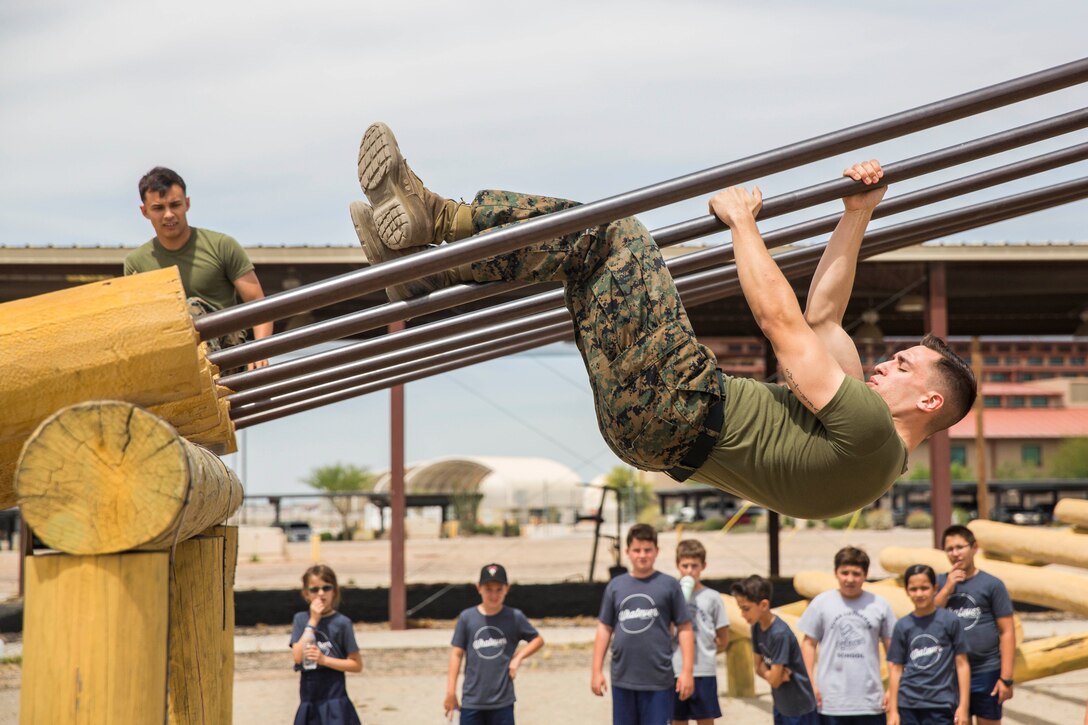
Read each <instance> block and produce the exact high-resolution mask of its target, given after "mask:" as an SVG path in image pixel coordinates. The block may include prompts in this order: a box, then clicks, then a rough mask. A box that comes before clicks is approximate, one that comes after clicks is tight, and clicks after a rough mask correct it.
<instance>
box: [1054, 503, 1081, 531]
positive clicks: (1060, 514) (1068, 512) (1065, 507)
mask: <svg viewBox="0 0 1088 725" xmlns="http://www.w3.org/2000/svg"><path fill="white" fill-rule="evenodd" d="M1054 518H1055V519H1057V520H1058V521H1061V522H1062V523H1063V524H1072V525H1073V526H1077V527H1080V528H1082V529H1088V499H1083V498H1063V499H1062V500H1061V501H1058V505H1057V506H1055V507H1054Z"/></svg>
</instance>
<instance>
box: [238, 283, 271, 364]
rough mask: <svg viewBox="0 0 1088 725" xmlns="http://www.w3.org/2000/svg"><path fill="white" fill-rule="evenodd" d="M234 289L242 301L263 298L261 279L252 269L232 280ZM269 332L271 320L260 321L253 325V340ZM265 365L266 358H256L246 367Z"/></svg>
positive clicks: (266, 362) (265, 335) (264, 336)
mask: <svg viewBox="0 0 1088 725" xmlns="http://www.w3.org/2000/svg"><path fill="white" fill-rule="evenodd" d="M234 289H235V290H237V291H238V296H239V297H241V298H242V301H243V302H252V301H254V300H260V299H264V289H262V288H261V281H260V280H259V279H257V273H256V272H254V271H253V270H250V271H248V272H246V273H245V274H243V275H242V276H241V277H239V278H238V279H236V280H234ZM271 334H272V323H271V322H262V323H260V324H258V325H254V326H253V339H254V340H261V339H264V338H266V337H268V336H269V335H271ZM266 365H268V361H267V360H258V361H257V362H252V363H250V364H249V365H248V366H247V367H248V369H250V370H253V369H254V368H263V367H265V366H266Z"/></svg>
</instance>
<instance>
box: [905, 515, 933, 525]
mask: <svg viewBox="0 0 1088 725" xmlns="http://www.w3.org/2000/svg"><path fill="white" fill-rule="evenodd" d="M907 528H908V529H931V528H933V517H932V516H930V515H929V512H928V511H911V512H910V513H909V514H907Z"/></svg>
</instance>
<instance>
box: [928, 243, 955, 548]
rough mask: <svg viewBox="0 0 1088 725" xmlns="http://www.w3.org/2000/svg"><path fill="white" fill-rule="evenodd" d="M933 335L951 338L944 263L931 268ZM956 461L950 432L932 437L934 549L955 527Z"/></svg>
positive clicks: (930, 291)
mask: <svg viewBox="0 0 1088 725" xmlns="http://www.w3.org/2000/svg"><path fill="white" fill-rule="evenodd" d="M926 323H927V326H928V327H929V331H930V332H932V333H933V334H934V335H937V336H938V337H941V338H944V337H947V336H948V290H947V288H946V286H945V266H944V263H943V262H931V263H930V264H929V301H928V304H927V305H926ZM951 459H952V452H951V446H950V444H949V442H948V431H947V430H942V431H939V432H937V433H934V434H933V435H931V436H930V437H929V481H930V488H929V506H930V512H931V513H932V515H933V545H934V546H936V547H940V546H941V541H940V538H941V534H942V533H943V532H944V530H945V529H946V528H948V526H949V525H951V523H952V475H951V471H950V466H951Z"/></svg>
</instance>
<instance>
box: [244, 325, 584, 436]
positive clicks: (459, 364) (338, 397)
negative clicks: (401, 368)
mask: <svg viewBox="0 0 1088 725" xmlns="http://www.w3.org/2000/svg"><path fill="white" fill-rule="evenodd" d="M564 335H565V333H563V334H553V335H549V336H546V337H541V338H538V339H537V340H530V341H526V342H523V343H521V344H520V345H511V346H508V347H507V348H506V349H504V350H498V351H492V352H489V353H481V354H479V355H473V356H471V357H466V358H459V359H456V360H450V361H449V362H446V363H444V364H442V365H435V366H434V367H431V368H427V369H426V370H420V371H417V372H415V373H409V374H405V375H398V376H397V377H396V378H395V379H393V380H388V379H387V380H383V381H379V382H376V383H370V384H369V385H361V386H358V387H356V388H352V389H351V390H345V391H341V392H339V393H330V394H326V395H322V396H318V397H315V398H313V399H311V400H309V401H306V402H303V403H296V404H294V405H286V406H283V407H282V408H276V409H275V410H269V411H266V412H264V413H257V414H256V415H251V416H245V417H241V418H238V419H237V420H235V421H234V427H235V428H236V429H238V430H241V429H243V428H249V427H251V426H254V425H258V424H260V423H267V422H268V421H271V420H278V419H279V418H283V417H286V416H288V415H292V414H294V413H301V412H303V411H304V410H313V409H314V408H320V407H322V406H325V405H329V404H331V403H338V402H340V401H342V400H350V399H351V398H357V397H359V396H360V395H367V394H368V393H374V392H377V391H379V390H385V389H387V388H389V387H391V386H392V385H403V384H405V383H410V382H412V381H413V380H421V379H423V378H427V377H431V376H434V375H440V374H442V373H446V372H450V371H451V370H457V369H459V368H463V367H468V366H469V365H475V364H476V363H479V362H486V361H488V360H494V359H496V358H500V357H505V356H507V355H513V354H515V353H519V352H523V351H525V350H532V349H533V348H535V347H540V346H542V345H547V344H550V343H552V342H560V341H562V340H563V339H564Z"/></svg>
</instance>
